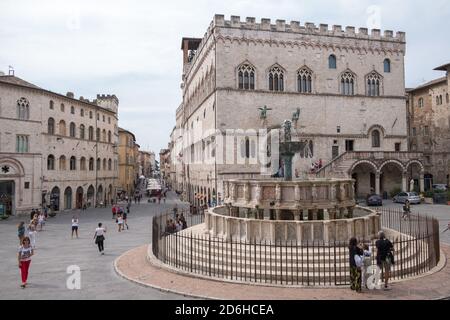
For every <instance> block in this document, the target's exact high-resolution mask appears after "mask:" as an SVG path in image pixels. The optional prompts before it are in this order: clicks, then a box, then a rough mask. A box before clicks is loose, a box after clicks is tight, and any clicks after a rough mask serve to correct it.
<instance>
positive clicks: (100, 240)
mask: <svg viewBox="0 0 450 320" xmlns="http://www.w3.org/2000/svg"><path fill="white" fill-rule="evenodd" d="M105 233H106V228H104V227H103V224H102V223H101V222H100V223H99V224H98V227H97V228H96V229H95V234H94V239H95V244H96V245H97V246H98V251H99V252H100V254H101V255H104V254H105V247H104V241H105Z"/></svg>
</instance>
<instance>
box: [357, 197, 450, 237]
mask: <svg viewBox="0 0 450 320" xmlns="http://www.w3.org/2000/svg"><path fill="white" fill-rule="evenodd" d="M360 201H362V200H360ZM360 205H362V206H364V204H363V202H360ZM383 208H393V209H402V208H403V205H402V204H398V203H393V202H392V201H391V200H384V202H383ZM411 212H412V213H420V214H422V215H427V216H429V217H435V218H437V219H438V220H439V227H440V228H439V229H440V230H441V234H440V235H439V237H440V239H441V242H443V243H446V244H450V231H447V232H445V233H442V231H444V230H445V229H446V228H447V226H448V223H449V222H450V206H444V205H429V204H420V205H412V206H411Z"/></svg>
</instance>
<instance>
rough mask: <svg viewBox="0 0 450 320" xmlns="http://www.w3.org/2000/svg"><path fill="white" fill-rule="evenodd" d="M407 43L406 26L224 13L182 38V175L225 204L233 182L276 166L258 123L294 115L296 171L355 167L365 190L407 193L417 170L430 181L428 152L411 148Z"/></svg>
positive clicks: (195, 192) (188, 190) (336, 172)
mask: <svg viewBox="0 0 450 320" xmlns="http://www.w3.org/2000/svg"><path fill="white" fill-rule="evenodd" d="M405 46H406V42H405V34H404V33H403V32H397V33H396V34H394V33H393V32H392V31H385V32H384V33H383V34H382V33H381V31H380V30H371V31H370V32H369V30H367V29H366V28H359V30H355V28H354V27H346V28H345V29H343V28H342V27H341V26H336V25H335V26H333V27H332V28H329V27H328V25H324V24H320V25H319V26H316V25H315V24H312V23H305V24H304V25H301V24H300V23H299V22H296V21H292V22H290V23H286V22H285V21H284V20H276V22H275V23H272V22H271V20H270V19H261V21H256V20H255V18H246V19H245V21H243V20H241V19H240V17H237V16H232V17H231V19H230V20H226V19H225V18H224V16H222V15H216V16H215V17H214V19H213V21H212V22H211V24H210V26H209V28H208V29H207V32H206V33H205V35H204V37H203V38H201V39H200V38H183V40H182V48H181V49H182V50H183V62H184V64H183V72H182V73H183V74H182V80H183V82H182V91H183V101H182V104H181V105H180V107H179V108H178V109H177V111H176V130H178V131H179V133H176V134H172V144H171V145H172V147H173V151H172V153H174V156H173V159H174V161H173V164H172V165H173V166H174V167H175V168H174V169H172V171H174V172H176V177H175V185H176V186H177V188H178V189H182V190H180V191H183V192H184V194H185V196H186V198H187V199H189V200H191V201H195V202H196V203H197V204H205V203H208V202H209V203H211V201H217V200H218V201H219V202H220V200H221V199H222V198H223V181H224V180H228V179H242V178H251V179H253V178H258V177H261V175H262V174H263V175H270V174H273V173H276V172H277V170H278V168H279V167H280V165H279V163H278V162H277V161H275V160H274V159H272V161H271V162H270V164H269V167H270V169H269V172H264V173H263V172H262V170H261V167H262V166H261V162H260V160H259V159H257V158H258V155H260V154H261V153H264V152H265V150H261V148H260V147H259V146H261V145H262V144H261V140H264V139H266V140H267V137H265V136H262V135H261V134H260V132H263V131H264V130H266V131H271V130H273V129H277V128H279V127H280V124H281V123H282V122H283V121H284V120H286V119H292V120H293V124H294V128H293V131H294V134H293V140H297V141H302V142H303V143H304V149H303V150H301V151H300V152H298V153H297V154H296V156H295V158H294V168H295V173H296V177H298V178H305V177H307V176H310V175H311V174H313V175H314V176H319V177H330V178H331V177H341V178H348V177H352V178H354V179H355V180H356V183H355V189H356V193H357V195H358V196H365V195H366V194H368V193H370V192H376V193H379V194H381V193H383V192H388V193H389V192H391V191H392V190H395V189H403V190H405V191H406V190H408V189H409V188H410V181H411V179H414V180H415V184H416V187H417V188H421V189H423V182H424V180H423V179H424V176H423V175H424V167H423V164H422V154H421V153H418V152H413V153H411V152H409V149H408V124H407V108H406V97H405V86H404V83H405V70H404V55H405ZM260 130H263V131H260ZM230 136H231V138H230ZM225 140H226V143H223V142H221V141H225ZM264 148H265V147H264ZM269 149H270V148H269ZM174 150H176V151H175V152H174ZM273 151H274V150H273V148H272V150H271V151H270V150H269V151H268V153H267V155H268V156H269V158H270V156H272V154H273ZM318 164H320V165H319V168H320V170H319V168H318V167H317V165H318ZM314 165H316V169H315V170H311V168H312V167H314Z"/></svg>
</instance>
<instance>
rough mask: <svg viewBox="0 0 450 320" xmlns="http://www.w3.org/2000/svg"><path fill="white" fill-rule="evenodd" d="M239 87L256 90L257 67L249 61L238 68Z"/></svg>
mask: <svg viewBox="0 0 450 320" xmlns="http://www.w3.org/2000/svg"><path fill="white" fill-rule="evenodd" d="M238 82H239V89H243V90H255V67H253V66H252V65H250V64H248V63H244V64H242V65H241V66H240V67H239V68H238Z"/></svg>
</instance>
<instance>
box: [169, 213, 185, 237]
mask: <svg viewBox="0 0 450 320" xmlns="http://www.w3.org/2000/svg"><path fill="white" fill-rule="evenodd" d="M187 227H188V226H187V222H186V218H185V217H184V215H183V213H181V214H176V215H175V219H168V220H167V222H166V234H172V233H176V232H179V231H181V230H184V229H187Z"/></svg>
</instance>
